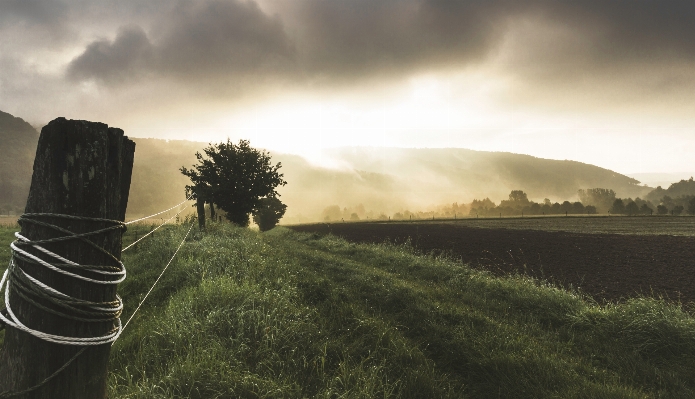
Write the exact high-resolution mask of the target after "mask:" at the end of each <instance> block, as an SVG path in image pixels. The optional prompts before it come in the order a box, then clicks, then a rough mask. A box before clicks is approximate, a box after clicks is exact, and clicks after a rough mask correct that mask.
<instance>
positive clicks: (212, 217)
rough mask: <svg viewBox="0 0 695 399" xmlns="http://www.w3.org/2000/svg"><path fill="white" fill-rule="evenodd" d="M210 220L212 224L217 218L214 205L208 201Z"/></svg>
mask: <svg viewBox="0 0 695 399" xmlns="http://www.w3.org/2000/svg"><path fill="white" fill-rule="evenodd" d="M210 220H212V221H213V222H216V221H217V218H216V217H215V204H213V203H212V201H210Z"/></svg>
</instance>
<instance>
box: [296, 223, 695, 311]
mask: <svg viewBox="0 0 695 399" xmlns="http://www.w3.org/2000/svg"><path fill="white" fill-rule="evenodd" d="M288 227H289V228H291V229H293V230H295V231H301V232H315V233H319V234H327V233H329V232H330V233H332V234H334V235H337V236H341V237H344V238H345V239H347V240H349V241H353V242H370V243H381V242H384V241H390V242H395V243H403V242H405V241H407V240H410V242H411V243H412V245H413V246H414V247H415V248H417V249H418V250H420V251H422V252H424V253H431V252H433V251H434V252H435V253H439V252H441V251H443V252H445V253H447V254H448V255H450V256H453V257H455V258H459V259H461V260H462V261H463V262H465V263H468V264H470V265H471V266H472V267H475V268H480V269H486V270H489V271H491V272H493V273H495V274H497V275H505V274H510V273H525V274H528V275H530V276H533V277H536V278H540V279H545V280H549V281H551V282H554V283H556V284H558V285H561V286H565V287H569V286H572V287H579V288H580V289H581V290H582V291H583V292H585V293H587V294H589V295H591V296H592V297H593V298H595V299H596V300H598V301H599V302H605V301H619V300H623V299H626V298H629V297H634V296H637V295H640V294H641V295H645V296H653V297H665V298H668V299H670V300H680V301H681V302H683V303H689V302H695V237H685V236H668V235H619V234H585V233H573V232H557V231H553V232H550V231H539V230H518V229H494V228H475V227H469V226H463V225H460V224H456V223H396V222H391V223H332V224H326V223H321V224H312V225H298V226H288Z"/></svg>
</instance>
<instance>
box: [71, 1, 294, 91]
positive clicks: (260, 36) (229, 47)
mask: <svg viewBox="0 0 695 399" xmlns="http://www.w3.org/2000/svg"><path fill="white" fill-rule="evenodd" d="M153 25H154V27H153V29H152V31H153V32H154V33H153V36H154V37H155V38H156V39H154V40H151V39H150V38H148V35H147V34H146V33H145V31H144V30H143V29H142V28H140V27H138V26H129V27H127V28H124V29H121V30H120V32H119V33H118V35H117V37H116V38H115V39H114V40H113V41H109V40H105V39H102V40H98V41H95V42H93V43H91V44H90V45H89V46H88V47H87V49H86V50H85V51H84V53H82V54H81V55H80V56H78V57H77V58H75V59H74V60H73V61H72V62H71V63H70V65H69V67H68V76H69V77H70V78H72V79H73V80H83V79H94V80H98V81H102V82H105V83H109V84H117V83H121V82H124V81H125V80H126V78H128V79H136V78H138V77H140V76H142V75H163V76H165V77H166V76H173V77H176V78H178V79H181V80H184V81H188V80H207V81H213V82H218V81H219V80H221V79H223V80H226V79H224V77H225V76H235V77H236V78H238V77H239V76H245V75H247V74H253V75H260V76H262V75H264V74H273V73H276V72H277V71H279V70H284V69H289V68H288V67H289V66H290V65H291V63H292V55H293V49H292V45H291V43H290V41H289V40H288V38H287V37H286V36H285V33H284V31H283V27H282V24H281V23H280V21H279V19H277V18H273V17H270V16H268V15H266V14H264V13H263V12H262V11H261V10H260V8H258V6H257V5H256V3H254V2H243V3H242V2H237V1H205V2H198V3H192V2H181V3H179V4H178V5H177V6H176V7H175V8H174V9H172V10H171V11H170V12H169V13H168V14H167V15H166V18H163V19H162V20H160V21H158V22H157V23H155V24H153Z"/></svg>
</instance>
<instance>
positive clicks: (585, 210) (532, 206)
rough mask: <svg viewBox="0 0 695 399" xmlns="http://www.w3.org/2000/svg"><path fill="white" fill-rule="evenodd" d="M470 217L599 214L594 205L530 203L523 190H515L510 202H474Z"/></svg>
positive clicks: (568, 202) (546, 200) (487, 200)
mask: <svg viewBox="0 0 695 399" xmlns="http://www.w3.org/2000/svg"><path fill="white" fill-rule="evenodd" d="M470 208H471V210H470V212H469V215H470V216H500V215H501V216H517V215H565V214H567V215H579V214H584V215H586V214H589V215H593V214H596V213H597V210H596V207H595V206H593V205H586V206H585V205H584V204H582V203H581V202H579V201H577V202H570V201H564V202H562V203H559V202H555V203H553V202H552V201H550V200H549V199H548V198H546V199H545V200H544V201H543V203H538V202H534V201H530V200H529V199H528V195H527V194H526V193H525V192H524V191H522V190H513V191H512V192H511V193H510V194H509V199H508V200H502V201H501V202H500V204H499V205H495V203H494V202H493V201H491V200H490V199H489V198H485V199H484V200H477V199H476V200H473V202H472V203H471V207H470Z"/></svg>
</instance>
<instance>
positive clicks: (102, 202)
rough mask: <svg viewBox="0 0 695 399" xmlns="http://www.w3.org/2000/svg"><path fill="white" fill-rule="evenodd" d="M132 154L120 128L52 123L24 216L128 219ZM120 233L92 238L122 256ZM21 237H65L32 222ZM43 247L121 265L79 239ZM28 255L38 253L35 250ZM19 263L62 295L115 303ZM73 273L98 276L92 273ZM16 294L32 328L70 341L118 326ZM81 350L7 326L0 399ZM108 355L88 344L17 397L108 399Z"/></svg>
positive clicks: (95, 287) (107, 289) (0, 356)
mask: <svg viewBox="0 0 695 399" xmlns="http://www.w3.org/2000/svg"><path fill="white" fill-rule="evenodd" d="M134 153H135V143H134V142H132V141H131V140H129V139H128V137H126V136H124V135H123V131H122V130H120V129H116V128H110V127H108V126H107V125H106V124H103V123H96V122H87V121H79V120H66V119H65V118H58V119H55V120H53V121H51V122H50V123H49V124H48V125H46V126H44V128H43V129H42V130H41V136H40V138H39V142H38V147H37V149H36V158H35V160H34V172H33V177H32V181H31V189H30V192H29V197H28V199H27V204H26V209H25V213H54V214H61V215H73V216H81V217H86V218H103V219H110V220H119V221H123V220H125V212H126V206H127V204H128V194H129V190H130V179H131V174H132V170H133V158H134ZM40 220H42V221H45V222H48V223H50V224H52V225H55V226H59V227H62V228H64V229H67V230H70V231H71V232H73V233H88V232H92V231H95V230H98V229H102V228H105V227H109V226H113V223H109V222H96V221H92V220H71V219H66V218H60V217H46V216H43V217H41V219H40ZM122 233H123V230H121V229H118V230H110V231H108V232H105V233H101V234H98V235H94V236H90V237H89V238H88V239H89V240H90V241H92V242H94V243H96V244H97V246H99V247H102V248H103V249H104V250H106V251H108V252H109V253H111V254H112V255H113V256H114V257H115V258H116V259H120V257H121V238H122V237H121V236H122ZM21 234H22V235H23V236H24V237H27V238H28V239H30V240H32V241H37V240H43V239H49V238H54V237H60V236H65V234H64V233H59V232H56V231H55V230H53V229H51V228H47V227H44V226H41V225H37V224H33V223H27V222H23V223H22V224H21ZM42 246H43V247H44V248H46V249H48V250H49V251H52V252H54V253H56V254H58V255H60V256H63V257H65V258H67V259H69V260H71V261H74V262H77V263H79V264H83V265H109V266H111V265H113V262H115V260H113V259H112V258H109V257H108V256H107V255H106V254H104V253H103V252H101V251H99V250H97V249H96V248H94V247H92V246H90V245H87V244H86V243H84V242H82V241H80V240H71V241H62V242H54V243H47V244H43V245H42ZM29 251H30V252H33V253H37V252H38V251H37V250H35V249H30V250H29ZM15 261H16V263H17V264H18V265H19V266H20V267H21V268H22V269H23V270H24V271H26V272H27V273H28V274H30V275H31V276H33V277H35V278H36V279H38V280H39V281H42V282H44V283H45V284H47V285H48V286H50V287H52V288H55V289H56V290H58V291H60V292H62V293H64V294H67V295H70V296H72V297H76V298H80V299H83V300H88V301H95V302H105V301H115V300H116V286H115V285H103V284H96V283H92V282H89V281H83V280H78V279H76V278H73V277H70V276H65V275H63V274H59V273H56V272H54V271H52V270H50V269H48V268H47V267H43V266H40V265H37V264H33V263H29V262H24V261H22V260H19V259H15ZM109 262H112V263H109ZM71 271H72V272H74V273H75V274H80V275H85V276H89V277H90V278H98V277H95V276H94V273H88V272H84V271H73V270H71ZM7 289H9V288H7ZM14 292H15V289H13V290H12V291H11V292H10V294H11V306H12V310H13V312H14V314H15V315H16V316H17V319H18V320H19V321H21V322H22V323H23V324H24V325H26V326H27V327H29V328H33V329H36V330H39V331H42V332H46V333H49V334H56V335H62V336H69V337H95V336H102V335H105V334H107V333H108V332H109V331H111V330H112V328H113V327H114V323H113V322H112V321H106V322H90V323H87V322H84V321H75V320H70V319H66V318H64V317H61V316H59V315H56V314H53V313H49V312H46V311H45V310H43V309H40V308H38V307H36V306H35V305H33V304H31V303H29V302H28V301H25V300H24V299H23V298H21V297H20V296H18V295H14V294H13V293H14ZM3 302H4V301H3ZM38 302H41V301H38ZM46 303H47V304H48V305H46ZM46 303H44V306H47V307H49V308H50V307H52V306H55V305H52V304H50V303H49V302H46ZM83 348H84V347H81V346H73V345H63V344H56V343H52V342H47V341H44V340H42V339H39V338H36V337H34V336H33V335H30V334H28V333H25V332H22V331H19V330H18V329H16V328H13V327H10V326H8V327H7V330H6V332H5V341H4V345H3V347H2V350H1V352H0V396H2V394H1V393H5V392H18V391H23V390H24V389H27V388H30V387H32V386H35V385H37V384H39V383H40V382H42V381H43V380H44V379H45V378H46V377H48V376H50V375H52V374H53V373H54V372H55V371H56V370H58V369H60V368H61V367H62V366H64V365H65V364H66V363H67V361H68V360H69V359H71V358H72V357H73V356H74V355H75V354H76V353H78V352H79V351H80V350H82V349H83ZM110 350H111V345H110V344H102V345H96V346H90V347H87V349H86V350H85V351H84V352H83V353H82V354H80V355H79V356H78V357H77V358H75V360H74V361H73V362H72V363H70V364H69V366H67V367H66V368H65V369H64V370H62V371H61V372H60V373H59V374H57V375H56V376H55V378H52V379H51V380H49V381H48V382H46V383H45V384H43V385H41V386H40V387H39V388H37V389H35V390H33V391H31V392H29V393H25V394H22V395H20V396H17V397H19V398H25V399H26V398H32V399H35V398H36V399H38V398H41V399H44V398H45V399H48V398H71V399H88V398H89V399H94V398H97V399H100V398H105V397H106V376H107V364H108V359H109V352H110Z"/></svg>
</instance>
